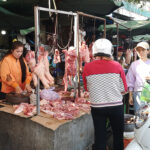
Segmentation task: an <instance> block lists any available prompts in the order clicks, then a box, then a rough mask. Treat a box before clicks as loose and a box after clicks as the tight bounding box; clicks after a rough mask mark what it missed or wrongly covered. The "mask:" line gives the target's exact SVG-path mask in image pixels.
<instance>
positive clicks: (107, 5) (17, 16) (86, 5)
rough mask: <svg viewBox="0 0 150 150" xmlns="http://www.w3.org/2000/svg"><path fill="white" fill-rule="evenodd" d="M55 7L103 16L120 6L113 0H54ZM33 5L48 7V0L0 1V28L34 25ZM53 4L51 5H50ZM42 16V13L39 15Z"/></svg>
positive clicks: (19, 27)
mask: <svg viewBox="0 0 150 150" xmlns="http://www.w3.org/2000/svg"><path fill="white" fill-rule="evenodd" d="M55 1H56V5H57V9H60V10H65V11H74V12H75V11H81V12H84V13H88V14H92V15H96V16H104V15H107V14H109V13H111V12H113V11H114V10H115V9H117V8H119V7H121V6H122V4H123V3H122V2H116V1H114V0H55ZM34 6H41V7H46V8H48V0H8V1H6V2H3V1H0V20H1V24H0V28H4V27H5V28H10V29H14V28H18V29H23V28H28V27H32V26H34ZM52 6H53V5H52ZM40 16H41V18H42V15H40ZM47 17H48V15H47Z"/></svg>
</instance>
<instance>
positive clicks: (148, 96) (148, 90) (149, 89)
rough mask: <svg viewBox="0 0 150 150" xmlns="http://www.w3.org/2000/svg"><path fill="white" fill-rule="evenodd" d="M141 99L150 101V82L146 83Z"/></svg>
mask: <svg viewBox="0 0 150 150" xmlns="http://www.w3.org/2000/svg"><path fill="white" fill-rule="evenodd" d="M140 100H141V101H146V102H150V83H149V82H145V83H144V87H143V90H142V93H141V97H140Z"/></svg>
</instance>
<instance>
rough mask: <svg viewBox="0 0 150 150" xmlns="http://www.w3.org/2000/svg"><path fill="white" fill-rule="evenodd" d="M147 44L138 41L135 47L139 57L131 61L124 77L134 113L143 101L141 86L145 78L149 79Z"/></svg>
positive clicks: (149, 60) (149, 64)
mask: <svg viewBox="0 0 150 150" xmlns="http://www.w3.org/2000/svg"><path fill="white" fill-rule="evenodd" d="M149 49H150V48H149V44H148V43H147V42H140V43H138V44H137V46H136V47H135V50H136V52H137V54H138V57H139V59H138V60H136V61H134V62H132V64H131V66H130V68H129V70H128V73H127V76H126V79H127V85H128V88H129V103H130V105H134V112H135V113H136V112H137V111H138V110H139V109H140V107H141V106H142V105H144V104H145V102H143V101H141V100H140V96H141V92H142V88H143V86H144V82H145V81H146V79H150V59H148V53H149Z"/></svg>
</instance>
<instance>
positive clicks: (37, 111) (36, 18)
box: [34, 7, 40, 115]
mask: <svg viewBox="0 0 150 150" xmlns="http://www.w3.org/2000/svg"><path fill="white" fill-rule="evenodd" d="M34 19H35V20H34V23H35V53H36V63H38V56H39V36H40V22H39V10H38V7H34ZM39 89H40V81H39V78H38V84H37V87H36V113H37V115H38V114H39V113H40V94H39Z"/></svg>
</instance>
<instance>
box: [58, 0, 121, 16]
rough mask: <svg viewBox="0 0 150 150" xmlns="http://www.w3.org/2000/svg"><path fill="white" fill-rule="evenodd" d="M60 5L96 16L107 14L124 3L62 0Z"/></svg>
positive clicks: (63, 7) (108, 0) (104, 0)
mask: <svg viewBox="0 0 150 150" xmlns="http://www.w3.org/2000/svg"><path fill="white" fill-rule="evenodd" d="M58 6H59V8H60V9H63V10H67V11H82V12H84V13H88V14H92V15H96V16H105V15H108V14H110V13H111V12H113V11H114V10H115V9H117V8H119V7H121V6H123V3H122V2H117V1H114V0H61V1H60V2H59V3H58Z"/></svg>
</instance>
